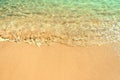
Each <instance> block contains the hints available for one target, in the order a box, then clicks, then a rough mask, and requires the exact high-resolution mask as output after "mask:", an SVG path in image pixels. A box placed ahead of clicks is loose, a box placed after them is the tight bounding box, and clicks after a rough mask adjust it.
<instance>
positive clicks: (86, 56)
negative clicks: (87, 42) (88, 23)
mask: <svg viewBox="0 0 120 80" xmlns="http://www.w3.org/2000/svg"><path fill="white" fill-rule="evenodd" d="M118 53H119V49H118V50H117V51H116V49H115V45H111V44H105V45H101V46H89V47H70V46H66V45H61V44H53V45H51V46H47V45H42V46H40V47H37V46H35V45H29V44H26V43H15V42H0V80H120V57H119V55H118Z"/></svg>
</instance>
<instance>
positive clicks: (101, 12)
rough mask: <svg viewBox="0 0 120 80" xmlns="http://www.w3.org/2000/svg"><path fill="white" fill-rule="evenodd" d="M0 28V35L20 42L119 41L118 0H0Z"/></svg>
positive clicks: (83, 42)
mask: <svg viewBox="0 0 120 80" xmlns="http://www.w3.org/2000/svg"><path fill="white" fill-rule="evenodd" d="M26 29H27V30H26ZM0 30H1V31H2V32H1V33H0V37H2V38H5V39H6V38H7V39H11V40H19V41H24V40H30V41H32V42H33V40H31V39H34V40H37V39H39V40H40V42H41V43H46V42H47V41H48V42H60V43H66V44H69V43H70V44H75V45H84V44H85V45H86V44H89V43H91V44H99V43H100V44H101V43H107V42H115V41H120V0H0ZM35 30H37V31H38V32H34V31H35ZM50 30H51V31H50ZM21 31H22V32H21ZM27 31H28V33H29V34H28V33H26V32H27ZM3 32H5V34H3ZM48 34H49V35H48ZM42 35H43V36H42Z"/></svg>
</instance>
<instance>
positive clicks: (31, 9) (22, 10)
mask: <svg viewBox="0 0 120 80" xmlns="http://www.w3.org/2000/svg"><path fill="white" fill-rule="evenodd" d="M64 11H69V13H73V14H75V13H76V14H78V15H79V14H86V13H87V14H91V15H92V16H97V17H101V16H102V17H114V16H117V17H119V14H120V0H0V15H1V17H2V16H12V15H23V14H27V15H28V14H58V13H59V14H61V12H64ZM64 15H67V13H66V14H64Z"/></svg>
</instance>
